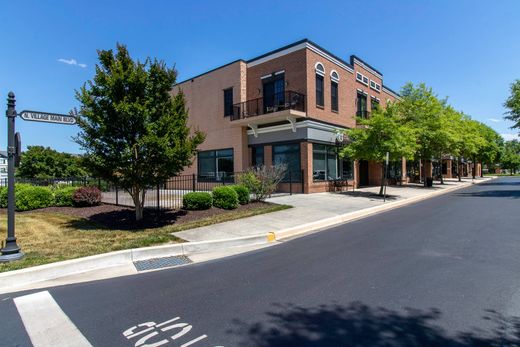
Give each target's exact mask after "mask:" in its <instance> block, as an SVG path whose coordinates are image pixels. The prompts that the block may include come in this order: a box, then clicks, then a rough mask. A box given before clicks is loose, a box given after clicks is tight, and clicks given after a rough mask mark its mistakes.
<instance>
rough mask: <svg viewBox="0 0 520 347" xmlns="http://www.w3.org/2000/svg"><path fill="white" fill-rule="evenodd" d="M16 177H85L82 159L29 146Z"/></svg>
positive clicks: (49, 149)
mask: <svg viewBox="0 0 520 347" xmlns="http://www.w3.org/2000/svg"><path fill="white" fill-rule="evenodd" d="M16 175H17V176H18V177H22V178H64V177H85V176H88V172H87V170H86V169H85V168H84V167H83V165H82V163H81V157H80V156H78V155H73V154H69V153H61V152H58V151H55V150H54V149H51V148H49V147H43V146H28V147H27V151H25V152H23V153H22V158H21V160H20V167H19V168H18V169H17V170H16Z"/></svg>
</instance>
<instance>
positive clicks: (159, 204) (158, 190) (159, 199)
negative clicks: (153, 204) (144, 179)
mask: <svg viewBox="0 0 520 347" xmlns="http://www.w3.org/2000/svg"><path fill="white" fill-rule="evenodd" d="M160 189H161V187H160V186H159V185H157V211H159V210H160V209H161V196H160V193H159V192H160Z"/></svg>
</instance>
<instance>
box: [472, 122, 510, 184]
mask: <svg viewBox="0 0 520 347" xmlns="http://www.w3.org/2000/svg"><path fill="white" fill-rule="evenodd" d="M479 132H480V136H481V137H482V138H483V139H484V142H483V144H482V146H481V147H480V148H479V151H478V153H477V155H476V160H477V161H479V162H480V163H481V164H482V165H484V164H486V165H487V167H488V168H489V167H491V166H493V164H495V163H497V162H498V161H499V159H500V153H501V151H502V147H503V145H504V140H503V139H502V136H500V135H499V134H498V133H497V132H496V131H495V130H493V129H492V128H490V127H489V126H487V125H485V124H482V123H479ZM483 175H484V173H483V171H481V176H483Z"/></svg>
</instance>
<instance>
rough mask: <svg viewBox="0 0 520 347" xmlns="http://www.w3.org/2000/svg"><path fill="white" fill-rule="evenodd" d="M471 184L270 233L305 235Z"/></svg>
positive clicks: (283, 237) (289, 235)
mask: <svg viewBox="0 0 520 347" xmlns="http://www.w3.org/2000/svg"><path fill="white" fill-rule="evenodd" d="M493 178H496V177H492V178H488V179H484V180H480V181H478V182H475V183H474V184H480V183H484V182H487V181H489V180H491V179H493ZM471 185H472V184H470V183H468V184H464V185H458V186H455V187H450V188H445V189H442V190H438V191H434V192H431V193H429V194H424V195H419V196H415V197H411V198H407V199H404V200H400V201H395V202H389V203H385V204H384V205H379V206H374V207H369V208H365V209H362V210H359V211H354V212H349V213H345V214H341V215H337V216H333V217H329V218H325V219H321V220H319V221H316V222H310V223H306V224H302V225H298V226H296V227H293V228H287V229H284V230H280V231H273V232H271V233H270V234H272V235H273V236H271V237H272V238H274V239H276V240H278V241H280V240H284V239H287V238H292V237H296V236H300V235H304V234H306V233H309V232H312V231H316V230H319V229H323V228H327V227H331V226H334V225H338V224H342V223H347V222H352V221H355V220H359V219H363V218H366V217H369V216H372V215H374V214H378V213H381V212H386V211H390V210H393V209H396V208H399V207H403V206H406V205H410V204H413V203H416V202H419V201H422V200H427V199H429V198H433V197H435V196H439V195H444V194H446V193H449V192H452V191H455V190H458V189H462V188H466V187H469V186H471Z"/></svg>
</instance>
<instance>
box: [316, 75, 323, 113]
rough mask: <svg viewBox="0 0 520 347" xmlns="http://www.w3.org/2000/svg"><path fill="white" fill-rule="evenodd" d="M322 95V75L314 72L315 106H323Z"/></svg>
mask: <svg viewBox="0 0 520 347" xmlns="http://www.w3.org/2000/svg"><path fill="white" fill-rule="evenodd" d="M324 99H325V97H324V95H323V76H321V75H318V74H316V106H320V107H323V106H325V102H324Z"/></svg>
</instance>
